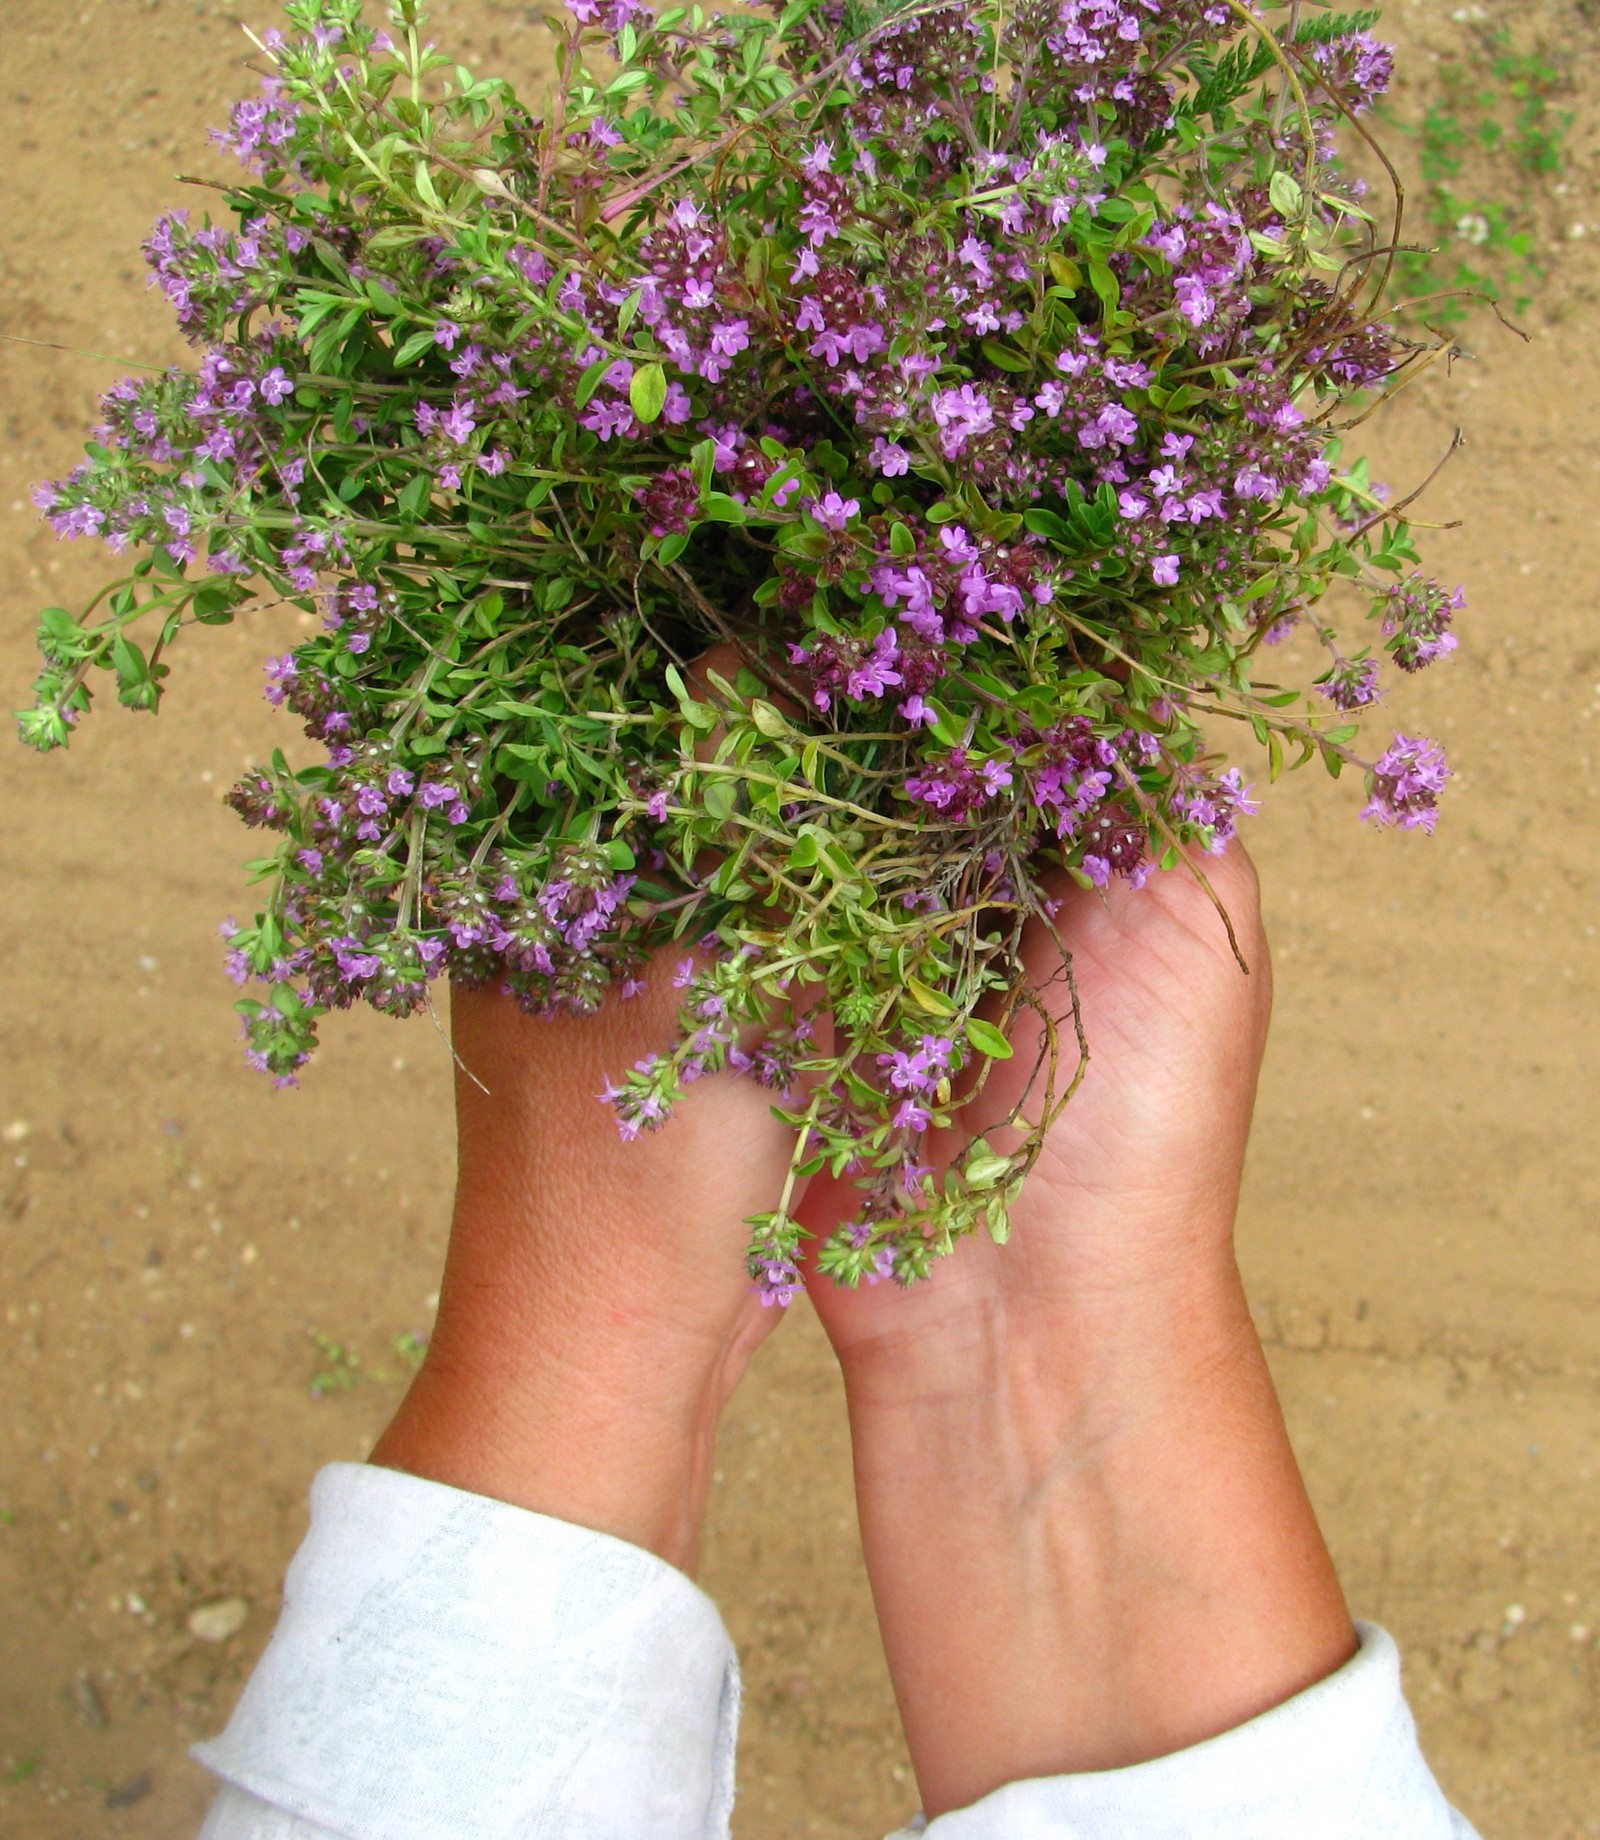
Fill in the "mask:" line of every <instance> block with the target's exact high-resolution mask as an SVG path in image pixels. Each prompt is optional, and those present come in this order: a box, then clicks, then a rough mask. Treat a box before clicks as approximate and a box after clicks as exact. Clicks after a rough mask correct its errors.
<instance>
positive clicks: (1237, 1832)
mask: <svg viewBox="0 0 1600 1840" xmlns="http://www.w3.org/2000/svg"><path fill="white" fill-rule="evenodd" d="M1356 1629H1357V1632H1358V1634H1359V1636H1360V1638H1361V1646H1360V1648H1359V1650H1358V1651H1357V1653H1356V1654H1355V1655H1354V1657H1353V1658H1352V1659H1351V1660H1350V1661H1348V1662H1347V1663H1346V1664H1345V1665H1344V1666H1343V1667H1342V1668H1340V1669H1339V1671H1338V1672H1337V1673H1336V1674H1331V1675H1329V1677H1328V1678H1327V1679H1326V1680H1322V1681H1319V1682H1318V1683H1317V1684H1316V1685H1315V1686H1314V1687H1308V1688H1307V1689H1306V1691H1305V1692H1304V1693H1299V1694H1296V1695H1295V1697H1294V1698H1293V1699H1291V1700H1287V1701H1285V1702H1284V1704H1283V1705H1281V1706H1275V1707H1274V1708H1273V1709H1272V1710H1271V1711H1270V1712H1264V1713H1262V1715H1261V1716H1260V1718H1256V1719H1251V1720H1250V1721H1249V1723H1248V1724H1245V1725H1240V1726H1236V1727H1235V1728H1234V1730H1232V1731H1227V1732H1223V1733H1222V1734H1221V1735H1220V1736H1219V1737H1215V1738H1210V1739H1208V1740H1207V1741H1206V1742H1205V1743H1203V1744H1196V1745H1193V1746H1191V1747H1190V1748H1189V1749H1188V1750H1183V1751H1176V1752H1174V1753H1173V1754H1172V1755H1171V1756H1170V1757H1157V1758H1155V1759H1154V1760H1153V1761H1151V1762H1149V1763H1140V1764H1135V1765H1133V1766H1132V1767H1131V1768H1129V1769H1124V1770H1096V1771H1090V1772H1088V1773H1086V1774H1083V1775H1076V1776H1045V1777H1038V1778H1035V1779H1032V1780H1029V1781H1026V1782H1015V1783H1008V1784H1007V1785H1006V1786H1005V1787H1004V1788H1003V1789H997V1790H995V1792H994V1793H993V1794H992V1795H986V1796H985V1797H984V1798H983V1800H982V1801H980V1802H974V1803H973V1804H972V1806H971V1807H970V1808H960V1809H955V1810H953V1811H952V1812H951V1813H949V1814H944V1815H940V1816H939V1818H938V1819H937V1820H935V1821H931V1822H928V1823H926V1824H923V1823H922V1822H920V1821H919V1822H917V1823H914V1824H913V1825H912V1826H911V1827H908V1828H905V1829H903V1830H902V1832H901V1833H900V1834H897V1835H891V1836H890V1840H912V1836H914V1835H915V1836H921V1837H922V1840H1291V1836H1292V1840H1476V1836H1475V1835H1474V1833H1473V1830H1472V1828H1471V1827H1470V1826H1469V1825H1468V1823H1467V1822H1466V1821H1465V1820H1463V1819H1462V1817H1461V1816H1460V1815H1459V1814H1456V1813H1455V1812H1454V1810H1453V1809H1452V1808H1451V1807H1450V1805H1449V1803H1448V1802H1446V1800H1445V1798H1444V1795H1443V1793H1442V1792H1441V1790H1440V1788H1439V1785H1438V1783H1437V1782H1435V1781H1434V1778H1433V1772H1432V1771H1431V1770H1430V1769H1429V1768H1428V1766H1427V1763H1426V1762H1425V1761H1424V1759H1423V1756H1422V1752H1421V1750H1420V1748H1419V1747H1418V1744H1417V1729H1416V1725H1415V1723H1414V1722H1413V1720H1412V1717H1411V1712H1410V1709H1409V1707H1408V1706H1407V1705H1406V1702H1405V1696H1404V1694H1403V1693H1402V1692H1401V1690H1400V1656H1399V1652H1398V1650H1397V1649H1396V1648H1395V1645H1394V1643H1393V1641H1392V1640H1391V1639H1390V1637H1389V1636H1388V1635H1387V1634H1385V1632H1384V1631H1383V1630H1381V1629H1379V1628H1377V1627H1376V1626H1375V1625H1373V1624H1370V1623H1358V1624H1357V1625H1356Z"/></svg>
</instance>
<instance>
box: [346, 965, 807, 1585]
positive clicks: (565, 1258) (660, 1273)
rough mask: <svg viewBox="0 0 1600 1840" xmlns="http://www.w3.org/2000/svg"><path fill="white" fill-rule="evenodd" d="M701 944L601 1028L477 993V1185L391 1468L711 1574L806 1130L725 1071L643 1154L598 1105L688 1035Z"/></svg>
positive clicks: (378, 1455)
mask: <svg viewBox="0 0 1600 1840" xmlns="http://www.w3.org/2000/svg"><path fill="white" fill-rule="evenodd" d="M681 957H682V953H681V951H679V952H674V951H670V950H663V951H661V952H659V953H657V954H656V955H655V957H654V959H653V960H652V963H651V967H650V972H649V977H648V983H647V988H646V989H645V990H644V991H643V992H642V993H640V994H639V995H637V996H635V997H632V998H628V999H625V1000H623V999H618V998H616V997H612V998H610V999H608V1001H607V1002H606V1004H605V1006H604V1007H603V1008H602V1010H601V1011H600V1012H599V1014H598V1015H595V1016H589V1017H555V1018H549V1019H546V1018H534V1017H530V1016H527V1015H525V1014H524V1013H523V1012H522V1011H521V1010H519V1009H518V1007H517V1006H516V1004H515V1003H514V1002H513V1001H512V1000H511V999H510V998H509V997H505V996H501V995H498V994H495V993H491V992H488V991H483V990H473V989H462V988H457V989H456V990H454V991H453V992H452V996H451V1031H452V1036H453V1039H454V1044H455V1049H456V1053H457V1056H458V1059H459V1066H458V1071H457V1077H456V1111H457V1121H458V1131H459V1174H458V1180H457V1189H456V1203H455V1215H454V1221H453V1225H452V1228H451V1236H450V1250H449V1255H448V1258H447V1261H446V1266H445V1274H444V1282H443V1285H442V1287H441V1293H440V1301H439V1316H438V1322H437V1325H436V1327H435V1331H434V1335H433V1338H432V1341H431V1344H430V1346H429V1350H428V1355H427V1358H426V1360H425V1362H424V1363H423V1366H422V1369H421V1371H420V1372H419V1373H418V1375H417V1376H416V1379H415V1381H414V1382H413V1385H412V1388H411V1390H410V1392H409V1393H408V1394H407V1396H406V1399H405V1401H404V1403H403V1404H402V1406H401V1408H400V1411H399V1413H398V1414H397V1416H396V1418H395V1421H394V1423H393V1424H392V1425H391V1426H390V1427H389V1429H388V1431H386V1432H385V1434H384V1436H383V1437H382V1438H381V1439H380V1440H379V1443H378V1445H377V1446H376V1448H375V1449H374V1451H373V1461H374V1462H376V1463H381V1464H385V1465H387V1466H389V1467H391V1468H397V1469H406V1470H410V1471H413V1472H414V1473H416V1474H419V1475H424V1476H429V1477H432V1478H434V1479H435V1480H438V1481H443V1482H448V1483H451V1484H453V1485H455V1486H457V1487H460V1488H466V1489H470V1490H473V1491H474V1492H476V1493H479V1494H486V1495H490V1496H494V1497H496V1498H498V1499H500V1500H503V1501H508V1502H513V1503H515V1504H516V1505H518V1506H522V1507H527V1508H532V1509H535V1510H537V1511H539V1512H543V1513H547V1514H551V1515H554V1516H556V1517H558V1518H560V1519H564V1520H570V1521H574V1522H576V1523H578V1524H580V1525H584V1526H590V1527H595V1528H597V1529H599V1530H600V1531H602V1532H607V1533H612V1534H615V1535H617V1536H618V1537H619V1538H622V1539H626V1540H630V1541H632V1542H633V1543H635V1544H636V1545H642V1546H645V1547H648V1548H650V1549H651V1550H652V1551H655V1552H657V1553H659V1554H660V1555H661V1556H662V1557H663V1558H666V1559H668V1560H670V1561H671V1562H672V1563H673V1564H675V1565H677V1566H679V1567H680V1569H682V1570H685V1571H692V1570H693V1566H694V1561H695V1553H696V1548H697V1543H698V1535H699V1525H700V1519H701V1516H702V1514H703V1512H704V1506H705V1498H706V1492H707V1488H708V1484H709V1477H710V1471H711V1454H712V1445H713V1441H714V1437H715V1431H716V1423H717V1418H718V1416H719V1414H720V1412H721V1409H722V1407H723V1405H724V1403H725V1402H726V1400H727V1398H728V1396H729V1395H730V1394H731V1393H732V1391H733V1388H734V1386H735V1385H736V1384H737V1383H738V1380H739V1377H740V1376H741V1374H742V1373H743V1371H744V1368H745V1365H746V1363H747V1362H748V1360H749V1358H750V1355H751V1353H752V1352H753V1350H754V1348H755V1347H756V1345H757V1344H758V1343H759V1342H760V1340H761V1339H762V1337H763V1336H764V1335H765V1334H767V1333H768V1332H769V1331H770V1330H771V1329H772V1328H773V1327H774V1326H775V1324H776V1322H777V1320H778V1318H779V1316H780V1315H781V1312H779V1311H777V1310H763V1309H762V1307H761V1305H760V1303H759V1301H758V1300H757V1298H756V1297H755V1295H754V1293H753V1291H752V1287H751V1284H750V1281H749V1277H748V1275H747V1273H746V1271H745V1264H744V1256H743V1255H744V1245H745V1239H746V1237H747V1229H746V1227H745V1225H744V1220H745V1216H746V1215H749V1214H753V1213H757V1212H759V1211H761V1210H762V1209H765V1208H770V1207H771V1206H772V1205H773V1203H774V1201H775V1200H776V1197H777V1195H778V1193H779V1190H780V1188H781V1186H782V1182H783V1177H784V1173H785V1171H786V1169H787V1167H788V1162H789V1151H790V1147H791V1144H792V1138H793V1133H792V1132H791V1131H790V1130H789V1128H788V1127H787V1126H785V1125H783V1124H782V1123H781V1122H779V1121H778V1120H777V1119H775V1118H774V1117H773V1116H772V1113H771V1109H770V1105H771V1100H770V1095H768V1094H767V1093H766V1092H764V1091H763V1090H762V1088H760V1087H759V1086H757V1085H756V1084H755V1083H754V1082H753V1081H750V1080H745V1079H741V1078H738V1077H736V1076H734V1075H732V1074H727V1073H722V1074H715V1075H711V1076H708V1077H706V1078H704V1079H701V1080H699V1081H697V1082H696V1083H695V1084H694V1085H693V1086H692V1087H690V1088H689V1090H688V1091H687V1092H686V1093H685V1094H684V1096H683V1098H682V1100H681V1101H680V1103H679V1104H678V1106H677V1108H676V1110H675V1111H674V1113H673V1116H672V1117H671V1119H670V1120H669V1121H668V1122H667V1123H666V1124H665V1125H664V1126H663V1127H662V1128H661V1129H659V1130H657V1131H655V1132H650V1133H646V1134H644V1135H642V1136H640V1137H638V1138H637V1139H635V1140H634V1141H633V1142H630V1143H624V1142H622V1141H621V1139H620V1137H619V1135H618V1130H617V1124H616V1118H615V1114H614V1113H613V1111H612V1110H611V1108H610V1107H609V1106H607V1105H604V1104H601V1103H599V1101H598V1097H597V1095H598V1094H599V1093H600V1091H601V1088H602V1085H603V1083H604V1081H605V1080H606V1078H607V1077H608V1076H616V1075H619V1074H620V1073H621V1072H622V1071H624V1070H625V1069H626V1068H627V1067H628V1066H630V1065H631V1064H632V1063H633V1062H634V1061H636V1060H638V1059H640V1058H641V1057H642V1056H643V1055H644V1054H646V1053H648V1052H649V1051H650V1050H651V1049H654V1048H659V1047H660V1046H661V1045H662V1043H663V1042H664V1041H666V1040H668V1039H670V1037H671V1034H672V1029H673V1016H674V1011H675V1007H676V992H675V991H674V989H673V988H672V984H671V968H672V965H673V963H674V962H675V961H676V960H678V959H679V958H681Z"/></svg>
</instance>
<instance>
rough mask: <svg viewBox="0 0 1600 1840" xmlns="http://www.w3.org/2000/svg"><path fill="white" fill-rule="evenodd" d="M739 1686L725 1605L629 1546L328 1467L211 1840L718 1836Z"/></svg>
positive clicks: (208, 1760)
mask: <svg viewBox="0 0 1600 1840" xmlns="http://www.w3.org/2000/svg"><path fill="white" fill-rule="evenodd" d="M738 1704H739V1673H738V1664H737V1662H736V1660H735V1658H734V1652H733V1644H732V1643H731V1642H730V1641H729V1640H728V1635H727V1631H726V1630H725V1629H724V1628H723V1626H722V1619H721V1618H720V1617H719V1616H718V1615H717V1610H716V1606H715V1605H714V1604H713V1603H712V1602H711V1600H710V1598H708V1597H707V1596H706V1595H705V1593H704V1592H702V1591H700V1590H699V1589H697V1588H696V1587H695V1585H693V1584H692V1583H691V1582H690V1581H689V1579H687V1578H686V1577H685V1576H684V1575H683V1573H681V1572H679V1571H677V1570H675V1569H674V1568H673V1567H672V1566H670V1565H668V1564H666V1562H665V1561H664V1560H661V1559H658V1558H656V1557H655V1556H654V1554H652V1553H647V1552H644V1551H642V1550H641V1549H640V1548H639V1547H636V1546H630V1545H628V1544H627V1543H626V1542H625V1541H622V1540H616V1539H612V1538H610V1537H609V1536H608V1535H606V1534H602V1533H594V1532H591V1531H590V1530H589V1529H587V1528H583V1527H574V1526H571V1525H570V1524H569V1523H567V1522H565V1521H558V1520H551V1519H549V1518H548V1517H547V1516H545V1515H542V1514H530V1513H528V1512H527V1511H526V1510H525V1509H522V1508H512V1507H508V1506H506V1505H505V1504H504V1503H503V1502H497V1501H489V1500H487V1499H485V1498H484V1497H483V1496H479V1495H469V1494H466V1493H464V1492H463V1491H461V1490H459V1489H452V1488H447V1487H446V1486H445V1485H444V1484H442V1483H437V1482H426V1481H423V1480H422V1479H421V1478H419V1477H416V1476H408V1475H402V1474H401V1473H399V1472H398V1471H395V1470H385V1469H376V1468H371V1467H369V1466H367V1465H364V1464H358V1463H335V1464H331V1465H330V1466H329V1467H328V1468H326V1469H324V1470H323V1471H322V1472H321V1473H320V1474H319V1475H318V1476H317V1478H316V1481H315V1482H314V1483H313V1485H312V1489H311V1527H310V1531H309V1532H308V1533H307V1535H306V1538H305V1542H304V1544H303V1545H302V1546H301V1548H300V1550H299V1552H298V1553H297V1554H296V1555H295V1559H294V1562H293V1564H292V1565H291V1566H290V1568H289V1574H288V1577H287V1578H286V1580H285V1581H284V1602H283V1613H282V1615H281V1617H280V1619H279V1622H278V1627H277V1630H276V1631H275V1632H274V1634H273V1637H272V1640H271V1642H270V1643H269V1644H268V1646H267V1650H266V1653H265V1654H264V1655H263V1656H262V1657H261V1661H260V1663H259V1665H258V1666H257V1668H256V1671H255V1673H254V1674H252V1675H251V1677H250V1679H249V1681H248V1682H247V1683H246V1685H245V1689H244V1694H243V1696H242V1698H241V1699H240V1701H239V1704H238V1706H237V1708H236V1709H235V1711H234V1714H233V1717H232V1719H231V1720H230V1721H229V1722H228V1728H227V1730H226V1731H225V1732H224V1733H223V1734H222V1736H221V1737H220V1738H216V1739H213V1740H212V1741H211V1742H210V1743H208V1744H202V1745H197V1746H196V1747H195V1753H194V1754H195V1755H196V1756H197V1757H198V1758H199V1760H200V1761H201V1762H202V1763H203V1764H205V1765H206V1766H207V1767H208V1768H209V1769H211V1770H214V1771H215V1772H216V1774H217V1775H219V1776H220V1777H222V1778H223V1780H224V1783H225V1784H226V1785H228V1786H227V1787H225V1788H224V1789H223V1791H222V1793H221V1795H220V1796H219V1797H218V1799H217V1801H216V1803H215V1805H214V1806H213V1808H212V1810H211V1814H210V1816H209V1817H208V1819H207V1821H206V1823H205V1825H204V1827H203V1828H202V1829H201V1834H202V1837H203V1840H325V1836H329V1835H338V1836H340V1837H341V1840H457V1837H459V1840H502V1837H503V1840H512V1836H515V1840H577V1837H578V1836H582V1837H583V1840H645V1837H646V1836H649V1837H650V1840H725V1836H726V1835H727V1832H728V1817H729V1811H730V1810H731V1808H732V1806H733V1747H734V1735H735V1731H736V1728H737V1724H738Z"/></svg>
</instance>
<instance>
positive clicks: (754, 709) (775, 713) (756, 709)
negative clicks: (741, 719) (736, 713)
mask: <svg viewBox="0 0 1600 1840" xmlns="http://www.w3.org/2000/svg"><path fill="white" fill-rule="evenodd" d="M750 720H751V721H752V722H754V723H755V725H756V728H757V729H758V730H759V731H760V732H761V733H762V734H763V735H765V736H766V738H767V739H768V740H769V741H778V740H781V739H782V738H783V736H785V735H787V734H788V733H789V722H788V718H787V717H786V716H785V715H784V714H783V712H782V710H780V709H777V708H775V707H774V706H773V705H772V704H771V703H769V702H767V701H766V700H765V699H764V698H762V697H759V696H758V697H757V698H756V700H755V701H754V702H753V703H752V704H751V705H750Z"/></svg>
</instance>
